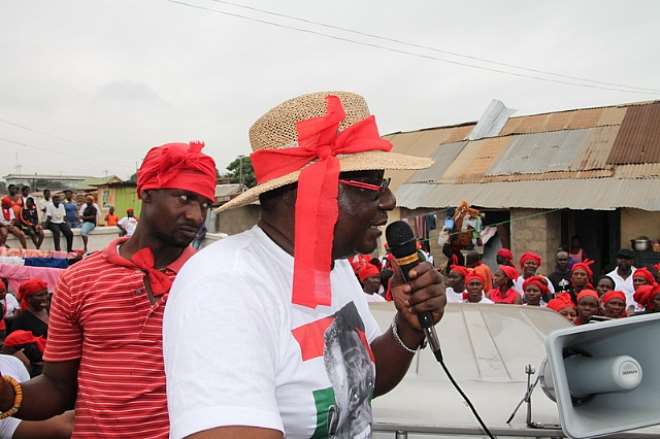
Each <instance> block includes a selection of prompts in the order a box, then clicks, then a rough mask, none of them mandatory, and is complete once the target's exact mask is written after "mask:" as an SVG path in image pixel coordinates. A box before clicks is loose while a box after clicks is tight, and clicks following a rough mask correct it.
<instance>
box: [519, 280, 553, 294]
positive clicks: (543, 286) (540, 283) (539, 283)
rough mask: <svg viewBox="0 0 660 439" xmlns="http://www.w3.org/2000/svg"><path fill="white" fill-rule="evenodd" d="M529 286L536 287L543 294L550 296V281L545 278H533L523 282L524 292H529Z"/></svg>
mask: <svg viewBox="0 0 660 439" xmlns="http://www.w3.org/2000/svg"><path fill="white" fill-rule="evenodd" d="M529 285H535V286H536V287H537V288H538V289H539V290H541V294H548V281H547V280H545V278H544V277H543V276H531V277H529V278H527V279H526V280H525V282H523V291H525V290H527V287H528V286H529Z"/></svg>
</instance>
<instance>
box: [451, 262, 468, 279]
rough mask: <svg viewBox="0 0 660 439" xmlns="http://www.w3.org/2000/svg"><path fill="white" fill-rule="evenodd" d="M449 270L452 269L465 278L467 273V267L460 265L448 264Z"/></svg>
mask: <svg viewBox="0 0 660 439" xmlns="http://www.w3.org/2000/svg"><path fill="white" fill-rule="evenodd" d="M449 271H454V272H456V273H458V274H460V275H461V276H462V277H463V279H465V278H466V277H467V275H468V272H469V271H468V269H467V268H465V267H463V266H462V265H450V266H449Z"/></svg>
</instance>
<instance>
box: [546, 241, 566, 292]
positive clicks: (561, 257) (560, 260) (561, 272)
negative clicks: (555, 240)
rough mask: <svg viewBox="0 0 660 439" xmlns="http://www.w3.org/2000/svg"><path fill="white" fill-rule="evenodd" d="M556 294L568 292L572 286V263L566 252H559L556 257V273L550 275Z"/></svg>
mask: <svg viewBox="0 0 660 439" xmlns="http://www.w3.org/2000/svg"><path fill="white" fill-rule="evenodd" d="M548 279H549V280H550V282H552V286H553V287H554V289H555V294H557V293H560V292H563V291H568V290H569V288H570V286H571V263H570V257H569V255H568V252H567V251H566V250H559V251H558V252H557V254H556V256H555V271H553V272H552V273H550V274H549V275H548Z"/></svg>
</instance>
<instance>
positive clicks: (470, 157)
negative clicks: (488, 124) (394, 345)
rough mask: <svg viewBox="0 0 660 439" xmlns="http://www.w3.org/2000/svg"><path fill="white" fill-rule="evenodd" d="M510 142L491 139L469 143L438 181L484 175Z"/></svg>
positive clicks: (460, 179)
mask: <svg viewBox="0 0 660 439" xmlns="http://www.w3.org/2000/svg"><path fill="white" fill-rule="evenodd" d="M510 141H511V137H491V138H488V139H481V140H476V141H474V142H469V143H468V144H467V145H466V146H465V147H464V148H463V151H461V153H460V154H459V155H458V156H457V157H456V160H454V162H453V163H452V164H451V165H450V166H449V167H448V168H447V170H446V171H445V173H444V174H443V175H442V177H440V181H447V180H450V181H462V180H465V179H473V178H475V177H480V176H482V175H484V174H485V173H486V171H487V170H488V169H489V168H490V167H491V165H492V164H493V162H494V161H495V160H497V158H498V157H499V156H500V154H501V153H502V151H504V150H505V149H506V147H507V145H508V144H509V142H510Z"/></svg>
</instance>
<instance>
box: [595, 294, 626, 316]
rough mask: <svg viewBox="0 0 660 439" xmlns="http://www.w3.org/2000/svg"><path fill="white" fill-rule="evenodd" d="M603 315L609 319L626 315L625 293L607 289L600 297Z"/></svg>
mask: <svg viewBox="0 0 660 439" xmlns="http://www.w3.org/2000/svg"><path fill="white" fill-rule="evenodd" d="M600 301H601V303H602V305H603V315H604V316H605V317H607V318H610V319H620V318H622V317H626V316H627V315H628V314H627V313H626V295H625V293H624V292H623V291H608V292H607V293H605V294H603V296H602V297H601V298H600Z"/></svg>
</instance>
